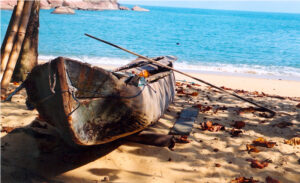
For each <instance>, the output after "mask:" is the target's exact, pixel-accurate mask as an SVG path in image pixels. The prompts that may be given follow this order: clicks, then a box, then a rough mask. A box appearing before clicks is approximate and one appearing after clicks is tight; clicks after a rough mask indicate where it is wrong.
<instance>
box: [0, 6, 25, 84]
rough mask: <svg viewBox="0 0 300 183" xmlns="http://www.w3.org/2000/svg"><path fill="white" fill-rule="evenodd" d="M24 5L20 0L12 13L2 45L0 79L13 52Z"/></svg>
mask: <svg viewBox="0 0 300 183" xmlns="http://www.w3.org/2000/svg"><path fill="white" fill-rule="evenodd" d="M23 7H24V0H19V1H18V4H17V6H16V7H15V11H14V12H13V14H12V15H11V21H10V23H9V26H8V29H7V32H6V35H5V37H6V36H7V38H6V41H4V42H3V44H2V47H1V73H0V80H1V79H2V76H3V73H4V70H5V68H6V65H7V61H8V59H9V56H10V54H11V51H12V48H13V45H14V41H15V37H16V34H17V32H18V29H19V24H20V20H21V14H22V10H23Z"/></svg>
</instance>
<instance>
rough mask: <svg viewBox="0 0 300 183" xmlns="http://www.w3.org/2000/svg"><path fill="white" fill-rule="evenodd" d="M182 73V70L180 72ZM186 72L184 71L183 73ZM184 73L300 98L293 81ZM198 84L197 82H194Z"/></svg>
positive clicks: (108, 66) (180, 78) (299, 85)
mask: <svg viewBox="0 0 300 183" xmlns="http://www.w3.org/2000/svg"><path fill="white" fill-rule="evenodd" d="M45 62H46V61H45V60H39V64H41V63H45ZM89 64H91V65H94V66H98V67H102V68H104V69H108V70H110V69H114V68H116V67H117V65H112V64H98V63H89ZM182 71H184V70H182ZM184 72H186V71H184ZM186 73H188V74H191V75H193V76H195V77H198V78H201V79H203V80H205V81H207V82H210V83H212V84H214V85H216V86H219V87H221V86H225V87H227V88H232V89H238V90H246V91H250V92H254V91H258V92H264V93H266V94H269V95H279V96H284V97H300V93H299V92H298V91H300V81H295V80H285V79H281V80H279V79H274V78H260V77H255V76H253V77H250V76H246V75H245V76H242V75H238V74H237V75H235V74H231V73H226V72H220V73H217V72H216V73H214V72H209V71H207V72H197V73H196V72H191V71H187V72H186ZM175 77H176V80H177V81H187V82H195V81H194V80H193V79H191V78H189V77H186V76H183V75H181V74H177V73H176V74H175ZM195 83H199V82H195ZM200 84H201V83H200Z"/></svg>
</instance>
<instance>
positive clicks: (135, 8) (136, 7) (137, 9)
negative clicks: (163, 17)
mask: <svg viewBox="0 0 300 183" xmlns="http://www.w3.org/2000/svg"><path fill="white" fill-rule="evenodd" d="M131 9H132V10H133V11H150V10H148V9H145V8H141V7H139V6H134V7H133V8H131Z"/></svg>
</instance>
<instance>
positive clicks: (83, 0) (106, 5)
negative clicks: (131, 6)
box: [0, 0, 120, 10]
mask: <svg viewBox="0 0 300 183" xmlns="http://www.w3.org/2000/svg"><path fill="white" fill-rule="evenodd" d="M16 4H17V0H1V1H0V8H1V9H8V10H12V9H13V8H14V6H15V5H16ZM40 4H41V9H51V8H55V7H62V6H66V7H69V8H72V9H79V10H119V9H120V8H119V7H120V5H119V3H118V2H117V0H41V2H40Z"/></svg>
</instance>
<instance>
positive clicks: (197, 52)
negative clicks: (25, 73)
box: [1, 5, 300, 80]
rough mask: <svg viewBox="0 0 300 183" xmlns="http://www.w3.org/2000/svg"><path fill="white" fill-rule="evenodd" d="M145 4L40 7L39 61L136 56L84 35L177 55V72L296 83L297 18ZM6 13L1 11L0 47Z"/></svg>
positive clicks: (299, 70)
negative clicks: (59, 10) (69, 9)
mask: <svg viewBox="0 0 300 183" xmlns="http://www.w3.org/2000/svg"><path fill="white" fill-rule="evenodd" d="M129 6H130V5H129ZM144 7H145V8H148V9H150V12H135V11H83V10H76V14H75V15H57V14H51V11H52V10H41V11H40V29H39V31H40V32H39V33H40V34H39V59H43V60H50V59H52V58H55V57H57V56H65V57H71V58H74V59H77V60H81V61H84V62H89V63H92V64H107V65H118V66H119V65H123V64H126V63H128V62H129V61H130V60H132V59H134V58H135V56H132V55H130V54H128V53H125V52H124V51H121V50H118V49H116V48H113V47H111V46H108V45H105V44H103V43H101V42H98V41H96V40H93V39H91V38H89V37H86V36H85V35H84V33H88V34H91V35H93V36H96V37H99V38H101V39H104V40H107V41H110V42H112V43H114V44H117V45H120V46H122V47H124V48H127V49H129V50H132V51H134V52H136V53H139V54H141V55H144V56H148V57H155V56H160V55H174V56H176V57H178V61H177V62H176V63H175V68H176V69H179V70H182V71H190V72H201V73H207V72H209V73H223V74H224V73H225V74H229V75H245V76H254V77H263V78H275V79H290V80H300V14H287V13H263V12H246V11H227V10H226V11H225V10H206V9H191V8H169V7H151V6H144ZM11 13H12V11H8V10H1V43H2V40H3V38H4V35H5V31H6V28H7V26H8V23H9V19H10V16H11Z"/></svg>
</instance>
